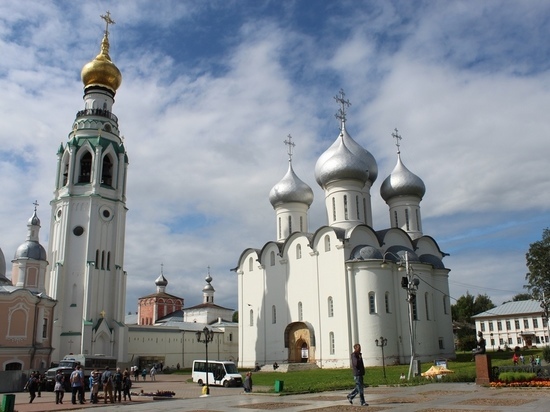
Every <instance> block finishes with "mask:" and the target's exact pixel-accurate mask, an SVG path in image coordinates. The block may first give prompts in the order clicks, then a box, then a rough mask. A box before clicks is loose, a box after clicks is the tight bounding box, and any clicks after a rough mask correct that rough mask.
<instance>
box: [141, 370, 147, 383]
mask: <svg viewBox="0 0 550 412" xmlns="http://www.w3.org/2000/svg"><path fill="white" fill-rule="evenodd" d="M146 376H147V368H143V370H142V371H141V377H142V378H143V380H144V381H145V377H146Z"/></svg>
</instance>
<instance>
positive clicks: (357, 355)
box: [347, 343, 369, 406]
mask: <svg viewBox="0 0 550 412" xmlns="http://www.w3.org/2000/svg"><path fill="white" fill-rule="evenodd" d="M351 367H352V370H353V379H354V380H355V388H353V391H351V392H350V394H349V395H348V396H347V398H348V402H349V403H351V404H352V405H353V398H355V397H356V396H357V394H359V399H360V400H361V406H369V404H368V403H366V402H365V395H364V393H363V386H364V385H363V376H365V365H364V364H363V356H362V355H361V345H359V344H358V343H356V344H355V345H353V352H352V354H351Z"/></svg>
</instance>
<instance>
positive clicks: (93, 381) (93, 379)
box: [90, 370, 101, 403]
mask: <svg viewBox="0 0 550 412" xmlns="http://www.w3.org/2000/svg"><path fill="white" fill-rule="evenodd" d="M100 377H101V374H100V373H99V371H98V370H94V371H92V375H91V376H90V385H91V386H90V397H91V398H92V403H97V402H98V400H99V399H98V393H99V381H100Z"/></svg>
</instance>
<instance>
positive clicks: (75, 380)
mask: <svg viewBox="0 0 550 412" xmlns="http://www.w3.org/2000/svg"><path fill="white" fill-rule="evenodd" d="M81 371H82V365H77V366H76V368H75V370H74V371H73V372H72V373H71V377H70V380H71V392H72V396H71V402H72V404H73V405H76V399H77V395H78V401H79V402H80V403H81V404H83V403H85V402H84V377H83V376H82V373H81Z"/></svg>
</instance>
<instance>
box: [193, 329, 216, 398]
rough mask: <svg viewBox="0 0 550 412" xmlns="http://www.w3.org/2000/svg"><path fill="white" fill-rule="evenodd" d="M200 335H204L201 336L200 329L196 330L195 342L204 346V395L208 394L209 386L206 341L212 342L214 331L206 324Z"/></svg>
mask: <svg viewBox="0 0 550 412" xmlns="http://www.w3.org/2000/svg"><path fill="white" fill-rule="evenodd" d="M202 335H204V337H202V338H201V331H200V330H199V331H197V342H201V343H204V345H205V346H206V390H205V391H204V394H205V395H209V394H210V388H209V387H208V342H212V340H213V339H214V332H212V331H211V330H210V329H208V327H207V326H205V327H204V329H203V330H202Z"/></svg>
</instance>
